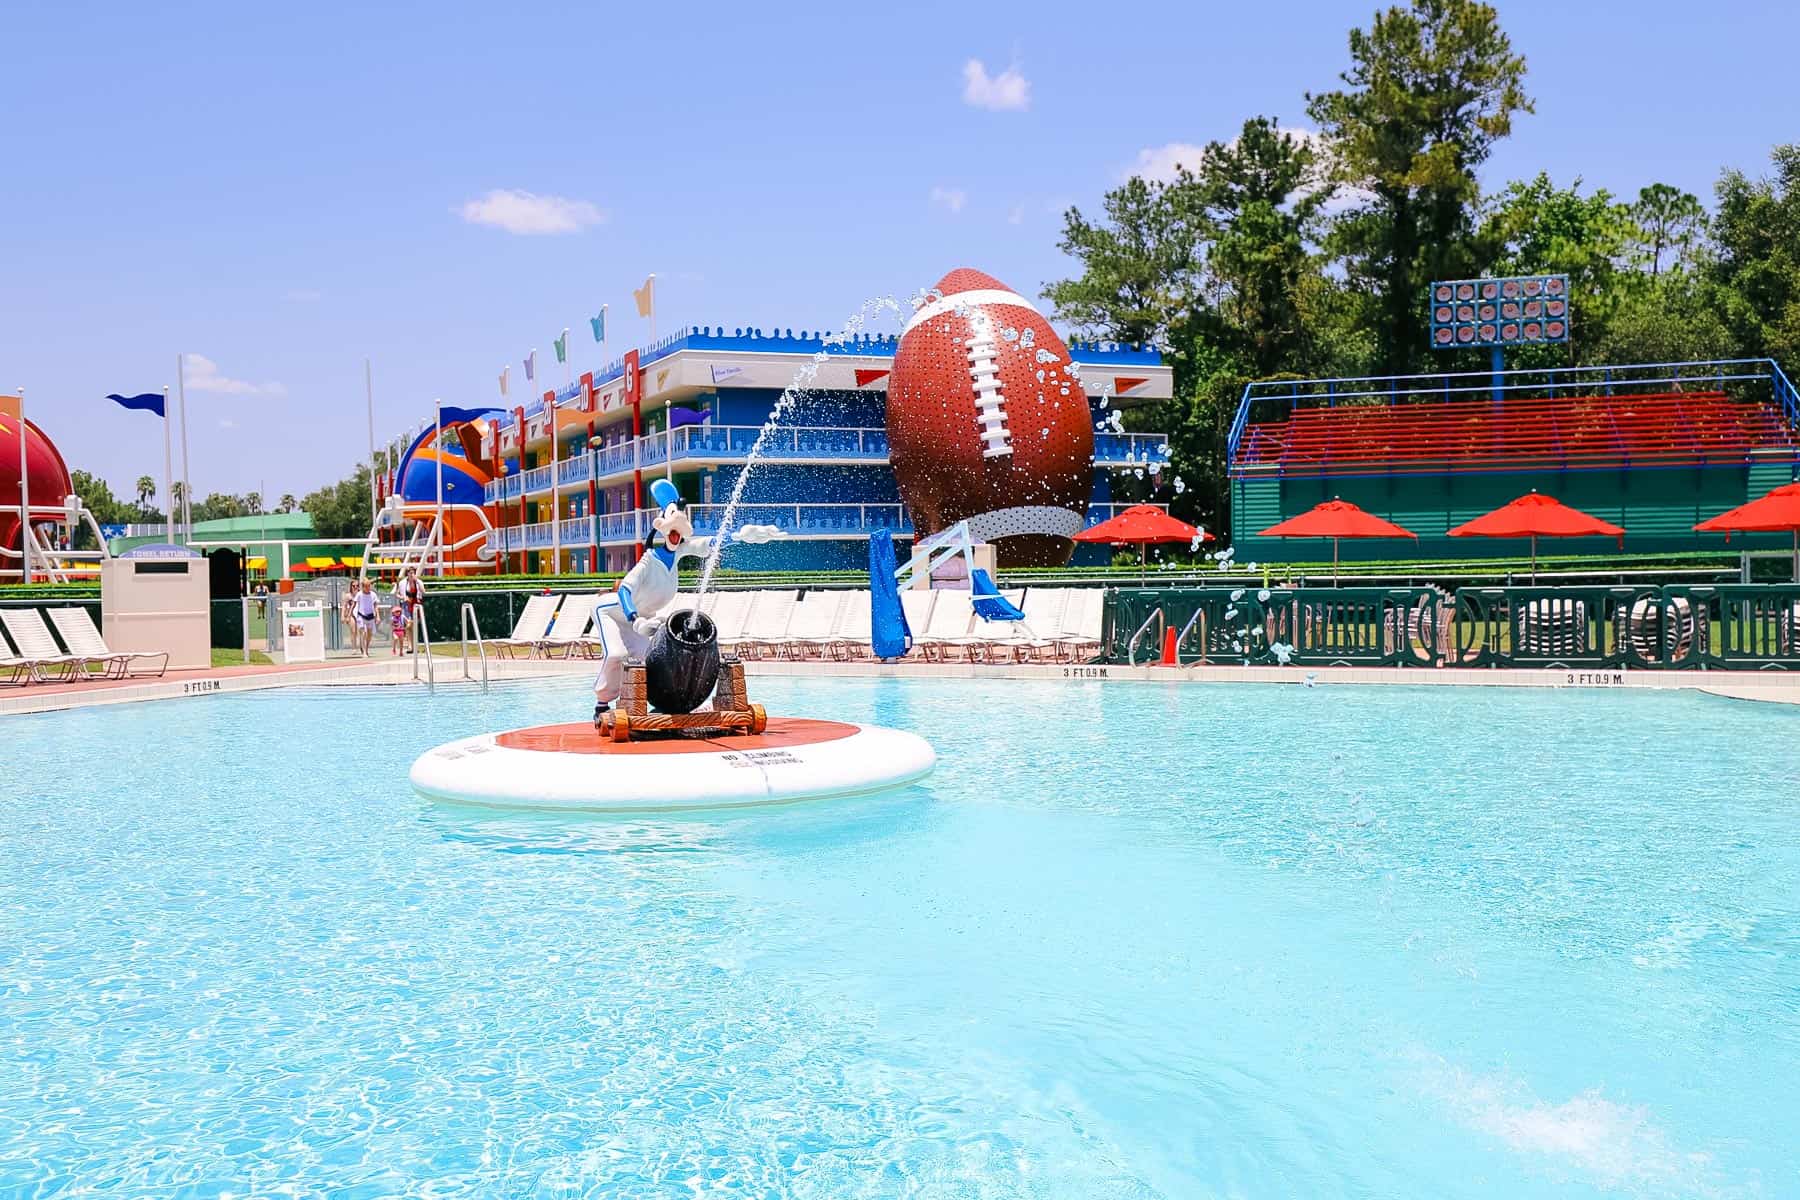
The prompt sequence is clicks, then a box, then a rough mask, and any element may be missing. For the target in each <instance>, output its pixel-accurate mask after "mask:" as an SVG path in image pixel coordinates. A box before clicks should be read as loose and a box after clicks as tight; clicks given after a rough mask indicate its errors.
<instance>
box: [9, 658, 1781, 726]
mask: <svg viewBox="0 0 1800 1200" xmlns="http://www.w3.org/2000/svg"><path fill="white" fill-rule="evenodd" d="M745 668H746V670H747V672H748V673H749V674H751V675H753V676H756V675H764V676H771V675H810V676H814V677H817V676H822V675H823V676H833V675H836V676H860V677H886V678H910V679H921V678H923V679H1060V680H1070V681H1080V682H1090V683H1111V682H1120V681H1126V680H1136V681H1140V682H1156V683H1166V684H1186V685H1191V684H1205V683H1240V684H1242V683H1264V684H1288V685H1290V686H1292V685H1299V684H1306V685H1310V686H1315V687H1334V686H1341V685H1344V684H1353V685H1367V684H1398V685H1401V686H1405V687H1432V686H1444V685H1455V686H1463V687H1471V686H1472V687H1550V688H1654V689H1659V690H1668V689H1676V688H1689V689H1694V690H1698V691H1703V692H1708V693H1711V694H1713V695H1718V696H1727V697H1730V698H1732V699H1737V700H1762V701H1772V702H1776V703H1783V704H1800V672H1789V671H1627V670H1599V669H1593V668H1587V669H1577V670H1554V671H1552V670H1473V669H1457V668H1438V669H1430V668H1417V667H1272V666H1271V667H1242V666H1237V667H1232V666H1187V667H1156V666H1140V667H1122V666H1110V665H1101V664H1094V665H1086V664H1081V665H1076V664H1067V663H961V662H952V663H935V662H933V663H928V662H921V661H917V660H912V661H908V662H902V663H872V662H855V663H844V662H818V661H806V662H781V661H773V662H768V661H764V662H747V663H745ZM593 672H594V663H593V662H592V661H591V660H588V659H574V660H564V659H551V660H543V659H536V660H533V659H502V658H491V659H489V660H488V673H489V677H490V678H491V679H496V680H500V679H523V678H539V677H546V676H566V675H575V676H580V677H584V678H590V677H592V675H593ZM437 679H438V683H439V684H440V685H447V686H467V685H465V684H464V683H463V679H462V660H461V659H459V658H455V657H451V658H441V659H438V660H437ZM339 684H349V685H369V684H405V685H408V686H416V684H414V681H413V664H412V660H411V659H410V658H371V659H341V660H333V661H330V662H324V663H297V664H294V665H292V666H287V665H280V664H276V665H245V666H230V667H208V668H202V669H197V670H188V671H170V672H169V673H168V674H167V675H166V676H164V677H162V678H160V679H156V678H138V679H122V680H101V679H89V680H82V681H79V682H76V683H67V684H32V685H31V686H29V687H15V688H0V716H5V715H7V714H16V713H29V712H47V711H52V710H55V709H63V708H85V707H88V706H90V705H96V704H127V703H132V702H135V701H140V700H174V699H182V698H185V697H191V696H203V695H212V694H215V693H221V692H240V691H254V690H259V689H262V688H272V687H290V686H295V685H306V686H316V685H339Z"/></svg>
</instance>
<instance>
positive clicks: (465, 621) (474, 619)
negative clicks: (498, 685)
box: [419, 600, 488, 692]
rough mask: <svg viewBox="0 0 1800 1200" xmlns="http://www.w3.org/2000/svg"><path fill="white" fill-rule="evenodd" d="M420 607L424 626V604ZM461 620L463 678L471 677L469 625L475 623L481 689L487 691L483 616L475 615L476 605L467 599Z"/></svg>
mask: <svg viewBox="0 0 1800 1200" xmlns="http://www.w3.org/2000/svg"><path fill="white" fill-rule="evenodd" d="M420 609H421V615H420V618H419V620H420V626H421V628H423V625H424V616H423V606H420ZM461 620H462V671H463V678H464V679H468V678H469V677H470V676H469V626H470V625H473V626H474V627H475V653H476V654H477V655H478V656H479V657H480V658H481V690H482V691H484V692H485V691H487V690H488V665H487V646H486V645H484V644H483V641H482V637H481V618H480V617H478V616H476V615H475V606H474V605H473V604H471V603H469V602H468V601H466V600H465V601H463V606H462V614H461Z"/></svg>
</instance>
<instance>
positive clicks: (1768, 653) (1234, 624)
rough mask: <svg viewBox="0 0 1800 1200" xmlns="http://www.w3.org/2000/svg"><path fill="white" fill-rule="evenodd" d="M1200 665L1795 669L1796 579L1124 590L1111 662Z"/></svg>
mask: <svg viewBox="0 0 1800 1200" xmlns="http://www.w3.org/2000/svg"><path fill="white" fill-rule="evenodd" d="M1170 629H1173V630H1175V631H1176V637H1177V643H1176V657H1177V660H1178V661H1179V662H1180V663H1181V664H1182V665H1184V666H1185V665H1192V664H1196V663H1209V664H1215V663H1216V664H1231V663H1238V664H1244V665H1261V664H1278V665H1279V664H1291V665H1295V666H1383V667H1392V666H1409V667H1410V666H1417V667H1436V666H1456V667H1598V668H1626V669H1632V670H1691V669H1697V668H1716V669H1730V670H1766V669H1784V670H1800V587H1796V586H1794V585H1791V584H1775V585H1757V584H1733V585H1725V584H1719V585H1706V584H1671V585H1668V586H1665V587H1654V586H1649V585H1623V586H1614V587H1575V588H1567V587H1559V588H1550V587H1511V588H1462V589H1459V590H1458V591H1457V592H1456V594H1455V596H1454V597H1452V596H1449V595H1448V594H1446V593H1444V592H1441V591H1439V590H1437V589H1434V588H1275V589H1268V588H1179V589H1178V588H1123V589H1120V590H1118V591H1115V592H1112V593H1111V594H1110V595H1109V598H1108V604H1107V619H1106V624H1105V628H1104V637H1103V640H1104V645H1105V658H1106V661H1108V662H1114V663H1145V662H1154V661H1156V660H1157V659H1158V657H1159V656H1160V654H1161V652H1162V648H1163V639H1164V637H1165V630H1170Z"/></svg>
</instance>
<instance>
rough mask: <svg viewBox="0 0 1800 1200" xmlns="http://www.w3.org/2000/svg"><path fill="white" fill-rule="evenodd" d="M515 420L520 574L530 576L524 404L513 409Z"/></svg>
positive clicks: (529, 521)
mask: <svg viewBox="0 0 1800 1200" xmlns="http://www.w3.org/2000/svg"><path fill="white" fill-rule="evenodd" d="M513 420H514V421H515V422H516V424H515V426H514V427H515V428H516V429H518V431H519V539H520V540H519V574H521V575H529V574H531V572H530V571H529V570H527V569H526V566H527V564H528V563H529V562H530V559H529V558H527V557H526V553H527V552H526V550H525V544H524V538H525V526H527V525H529V524H530V523H531V519H530V517H529V516H528V515H527V512H526V508H525V406H524V405H523V404H521V405H519V406H518V407H517V408H515V409H513Z"/></svg>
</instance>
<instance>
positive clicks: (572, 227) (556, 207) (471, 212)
mask: <svg viewBox="0 0 1800 1200" xmlns="http://www.w3.org/2000/svg"><path fill="white" fill-rule="evenodd" d="M454 211H455V212H457V213H458V214H459V215H460V216H461V217H462V219H463V220H465V221H467V222H468V223H469V224H471V225H492V226H494V227H495V228H497V229H504V230H506V232H508V233H520V234H537V233H580V232H581V231H582V230H583V229H586V228H588V227H589V226H593V225H598V224H600V223H601V222H602V221H604V220H606V214H605V213H604V212H601V211H600V210H599V209H598V208H596V207H595V206H594V205H592V204H589V203H588V202H587V201H586V200H570V199H568V198H567V197H564V196H539V195H535V194H534V193H532V192H527V191H521V190H520V189H518V188H495V189H494V190H493V191H491V192H489V193H488V194H487V195H485V196H481V197H478V198H476V199H474V200H470V201H468V202H467V203H465V204H463V205H462V206H461V207H460V208H457V209H456V210H454Z"/></svg>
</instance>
